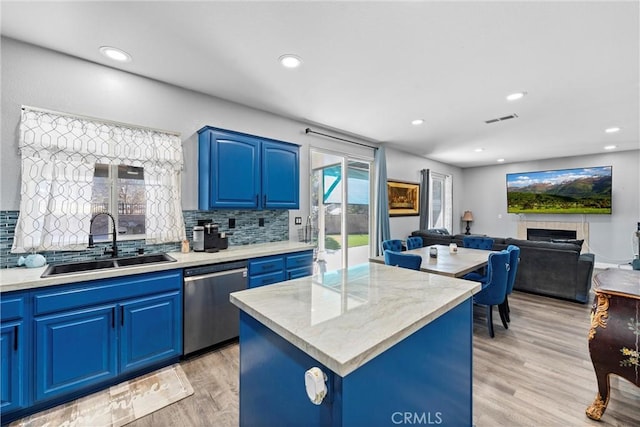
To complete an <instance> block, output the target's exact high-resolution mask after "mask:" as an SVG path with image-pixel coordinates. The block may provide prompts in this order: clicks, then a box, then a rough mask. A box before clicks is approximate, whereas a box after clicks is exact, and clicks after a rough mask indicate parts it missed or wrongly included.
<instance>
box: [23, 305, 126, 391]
mask: <svg viewBox="0 0 640 427" xmlns="http://www.w3.org/2000/svg"><path fill="white" fill-rule="evenodd" d="M115 311H116V306H115V304H113V305H107V306H102V307H97V308H91V309H86V310H77V311H71V312H64V313H60V314H54V315H50V316H42V317H38V318H36V319H35V336H36V343H35V345H36V353H35V358H36V359H35V365H36V395H35V399H36V401H41V400H45V399H48V398H49V397H54V396H58V395H61V394H65V393H70V392H73V391H76V390H79V389H82V388H84V387H88V386H92V385H94V384H98V383H100V382H102V381H105V380H108V379H112V378H115V376H116V375H117V373H118V370H117V366H118V360H117V353H116V352H115V351H114V349H115V348H116V347H117V341H116V336H117V334H116V325H115Z"/></svg>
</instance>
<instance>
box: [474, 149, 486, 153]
mask: <svg viewBox="0 0 640 427" xmlns="http://www.w3.org/2000/svg"><path fill="white" fill-rule="evenodd" d="M473 151H475V152H476V153H482V152H483V151H484V148H476V149H475V150H473Z"/></svg>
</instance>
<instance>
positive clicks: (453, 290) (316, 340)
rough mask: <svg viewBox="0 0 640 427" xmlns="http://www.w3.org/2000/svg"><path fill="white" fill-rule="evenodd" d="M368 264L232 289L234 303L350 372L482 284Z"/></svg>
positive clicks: (314, 354)
mask: <svg viewBox="0 0 640 427" xmlns="http://www.w3.org/2000/svg"><path fill="white" fill-rule="evenodd" d="M480 288H481V286H480V284H479V283H477V282H471V281H467V280H461V279H456V278H452V277H446V276H442V275H437V274H431V273H424V272H419V271H414V270H409V269H404V268H399V267H390V266H387V265H382V264H376V263H368V264H361V265H358V266H355V267H351V268H349V269H347V270H338V271H333V272H328V273H324V274H318V275H315V276H309V277H303V278H300V279H295V280H290V281H286V282H281V283H276V284H273V285H269V286H263V287H259V288H254V289H248V290H245V291H240V292H234V293H232V294H231V302H232V303H234V304H235V305H236V306H238V307H239V308H240V309H241V310H243V311H245V312H247V313H248V314H249V315H251V316H252V317H254V318H255V319H257V320H258V321H259V322H261V323H263V324H264V325H265V326H267V327H268V328H270V329H271V330H273V331H274V332H275V333H277V334H278V335H280V336H281V337H283V338H284V339H286V340H287V341H289V342H290V343H291V344H293V345H294V346H296V347H298V348H299V349H301V350H302V351H304V352H305V353H307V354H308V355H309V356H311V357H313V358H314V359H316V360H317V361H318V362H320V363H322V364H323V365H324V366H326V367H328V368H329V369H331V370H332V371H334V372H335V373H337V374H338V375H340V376H342V377H344V376H346V375H348V374H349V373H351V372H353V371H355V370H356V369H358V367H360V366H362V365H364V364H365V363H366V362H367V361H369V360H371V359H373V358H374V357H376V356H377V355H378V354H381V353H383V352H384V351H386V350H387V349H389V348H391V347H393V346H394V345H395V344H396V343H398V342H400V341H401V340H402V339H404V338H406V337H407V336H409V335H411V334H412V333H413V332H415V331H417V330H419V329H420V328H422V327H423V326H425V325H427V324H428V323H430V322H432V321H433V320H435V319H437V318H438V317H440V316H441V315H443V314H444V313H446V312H447V311H449V310H450V309H452V308H453V307H455V306H457V305H459V304H460V303H461V302H463V301H465V300H467V299H468V298H470V297H471V296H472V295H473V294H475V293H477V292H479V291H480Z"/></svg>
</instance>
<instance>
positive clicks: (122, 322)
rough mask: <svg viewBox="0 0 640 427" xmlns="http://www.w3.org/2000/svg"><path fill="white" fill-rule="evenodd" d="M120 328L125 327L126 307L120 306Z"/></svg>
mask: <svg viewBox="0 0 640 427" xmlns="http://www.w3.org/2000/svg"><path fill="white" fill-rule="evenodd" d="M120 326H124V307H123V306H120Z"/></svg>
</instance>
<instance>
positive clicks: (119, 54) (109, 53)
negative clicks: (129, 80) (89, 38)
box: [100, 46, 131, 62]
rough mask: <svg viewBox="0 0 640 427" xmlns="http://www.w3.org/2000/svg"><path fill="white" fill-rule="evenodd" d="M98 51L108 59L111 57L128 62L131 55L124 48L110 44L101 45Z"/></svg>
mask: <svg viewBox="0 0 640 427" xmlns="http://www.w3.org/2000/svg"><path fill="white" fill-rule="evenodd" d="M100 53H101V54H103V55H104V56H106V57H107V58H109V59H113V60H114V61H118V62H130V61H131V55H129V54H128V53H127V52H125V51H124V50H121V49H118V48H116V47H111V46H101V47H100Z"/></svg>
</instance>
